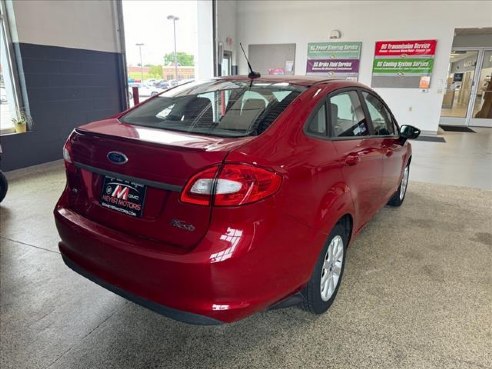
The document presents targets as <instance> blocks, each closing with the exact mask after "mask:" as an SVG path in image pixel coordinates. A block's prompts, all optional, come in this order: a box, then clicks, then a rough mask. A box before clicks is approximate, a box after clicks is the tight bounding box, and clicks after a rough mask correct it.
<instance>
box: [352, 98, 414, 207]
mask: <svg viewBox="0 0 492 369" xmlns="http://www.w3.org/2000/svg"><path fill="white" fill-rule="evenodd" d="M362 99H363V103H364V104H365V107H366V108H367V110H366V111H367V115H368V116H369V118H370V120H371V122H372V127H373V129H374V137H375V138H376V139H377V141H378V145H379V146H380V150H381V153H382V158H383V177H382V182H381V191H382V193H383V195H384V196H383V197H384V199H388V198H389V197H391V196H392V195H393V193H394V192H395V191H396V189H397V188H398V185H399V183H400V176H401V173H402V169H403V166H404V159H405V158H404V153H405V150H404V149H403V145H402V144H401V141H400V139H399V136H398V130H397V128H396V124H395V122H394V120H393V117H392V115H391V113H390V111H389V109H388V108H387V107H386V105H385V104H384V102H383V101H382V100H381V99H380V98H379V97H378V96H376V95H375V94H373V93H371V92H369V91H362Z"/></svg>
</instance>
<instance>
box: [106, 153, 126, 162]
mask: <svg viewBox="0 0 492 369" xmlns="http://www.w3.org/2000/svg"><path fill="white" fill-rule="evenodd" d="M108 160H109V161H110V162H111V163H114V164H125V163H126V162H127V161H128V158H127V157H126V155H125V154H122V153H121V152H117V151H110V152H108Z"/></svg>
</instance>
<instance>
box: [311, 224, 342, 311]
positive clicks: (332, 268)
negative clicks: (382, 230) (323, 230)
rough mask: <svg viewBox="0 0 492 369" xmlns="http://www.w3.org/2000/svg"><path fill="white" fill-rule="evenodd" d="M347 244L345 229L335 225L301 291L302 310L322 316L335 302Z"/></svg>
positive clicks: (340, 225)
mask: <svg viewBox="0 0 492 369" xmlns="http://www.w3.org/2000/svg"><path fill="white" fill-rule="evenodd" d="M347 242H348V236H347V231H346V229H345V227H343V225H342V224H337V225H336V226H335V227H334V228H333V230H332V231H331V233H330V236H329V237H328V239H327V241H326V243H325V246H324V247H323V249H322V250H321V253H320V255H319V257H318V261H317V262H316V266H315V268H314V271H313V274H312V276H311V279H310V280H309V282H308V284H307V285H306V287H305V288H304V290H303V291H302V295H303V297H304V301H303V308H304V310H307V311H309V312H311V313H313V314H323V313H324V312H325V311H327V310H328V309H329V307H330V306H331V304H333V301H335V297H336V296H337V292H338V288H339V287H340V284H341V282H342V276H343V270H344V268H345V259H346V251H347ZM330 253H331V254H330ZM337 271H338V273H337Z"/></svg>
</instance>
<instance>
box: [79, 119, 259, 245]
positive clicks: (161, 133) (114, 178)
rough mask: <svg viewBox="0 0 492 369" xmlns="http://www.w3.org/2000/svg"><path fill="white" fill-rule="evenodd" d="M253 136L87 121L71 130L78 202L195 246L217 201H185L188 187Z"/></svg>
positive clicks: (119, 222)
mask: <svg viewBox="0 0 492 369" xmlns="http://www.w3.org/2000/svg"><path fill="white" fill-rule="evenodd" d="M250 139H251V137H247V138H233V139H232V138H220V137H209V136H199V135H190V134H187V133H185V132H175V131H168V130H162V129H154V128H148V127H140V126H132V125H129V124H123V123H120V122H119V121H118V120H117V119H109V120H105V121H101V122H96V123H91V124H88V125H85V126H82V127H80V128H78V129H77V130H76V131H75V132H74V134H73V135H72V136H71V138H70V146H71V148H70V150H71V159H72V161H73V164H74V165H75V166H76V167H77V172H78V175H79V177H80V181H79V183H78V186H79V187H81V188H79V189H78V190H79V191H77V199H76V200H74V201H73V202H72V206H73V207H74V210H76V211H77V212H79V213H81V214H82V215H84V216H86V217H87V218H89V219H91V220H94V221H97V222H98V223H100V224H103V225H105V226H108V227H111V228H113V229H117V230H119V231H122V232H125V233H128V234H132V235H139V236H141V237H146V238H150V239H154V240H158V241H163V242H166V243H170V244H174V245H176V246H178V247H184V248H189V247H192V246H193V245H195V244H196V243H197V242H198V241H199V240H200V239H201V238H202V237H203V236H204V235H205V233H206V231H207V229H208V226H209V221H210V211H211V208H210V207H208V206H197V205H192V204H183V203H181V202H180V200H179V197H180V191H181V189H182V188H183V186H184V185H185V184H186V182H187V180H188V179H189V178H190V177H192V176H193V175H194V174H195V173H197V172H198V171H200V170H202V169H203V168H206V167H209V166H212V165H217V164H220V163H221V162H222V161H223V160H224V158H225V157H226V155H227V153H228V152H229V151H230V150H231V149H233V148H236V147H238V146H239V145H241V144H243V143H244V142H245V141H248V140H250ZM112 155H115V157H113V156H112ZM111 159H115V160H111ZM118 161H121V162H118ZM139 205H140V208H139Z"/></svg>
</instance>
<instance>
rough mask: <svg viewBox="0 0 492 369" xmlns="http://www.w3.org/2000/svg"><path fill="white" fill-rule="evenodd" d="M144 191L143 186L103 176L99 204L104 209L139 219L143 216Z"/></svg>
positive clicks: (144, 187)
mask: <svg viewBox="0 0 492 369" xmlns="http://www.w3.org/2000/svg"><path fill="white" fill-rule="evenodd" d="M145 190H146V186H145V185H142V184H139V183H135V182H132V181H127V180H124V179H119V178H114V177H110V176H105V177H104V182H103V186H102V193H101V199H100V201H99V203H100V204H101V206H104V207H105V208H108V209H111V210H115V211H118V212H120V213H124V214H126V215H129V216H132V217H137V218H139V217H141V216H142V214H143V206H144V201H145Z"/></svg>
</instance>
